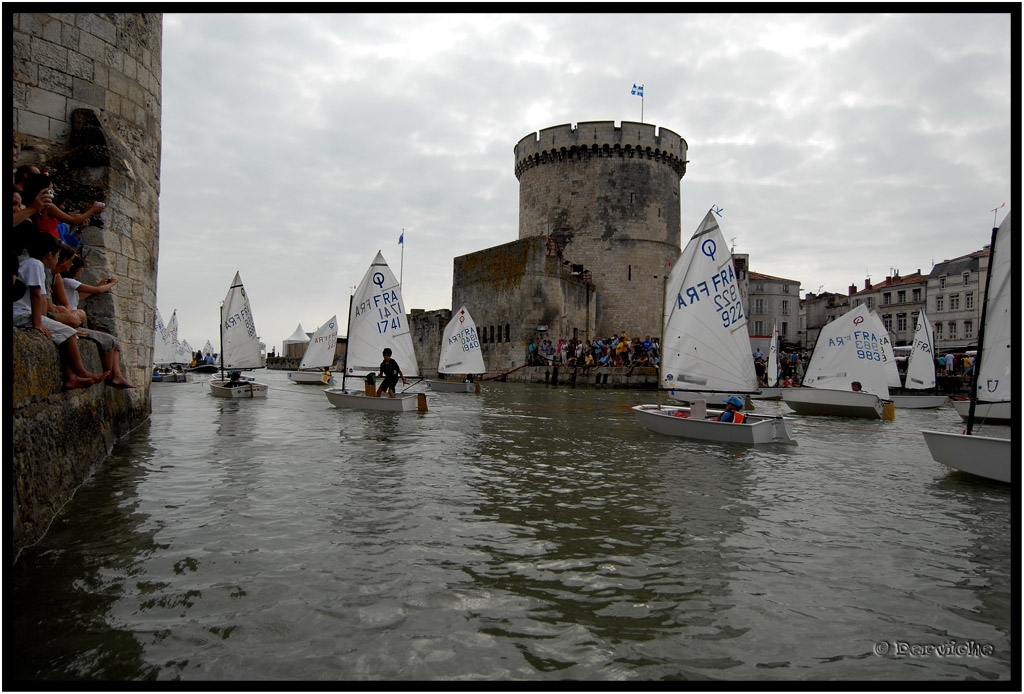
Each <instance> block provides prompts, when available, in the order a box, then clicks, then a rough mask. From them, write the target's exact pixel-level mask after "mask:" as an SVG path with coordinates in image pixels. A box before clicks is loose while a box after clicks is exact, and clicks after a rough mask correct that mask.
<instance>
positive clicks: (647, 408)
mask: <svg viewBox="0 0 1024 694" xmlns="http://www.w3.org/2000/svg"><path fill="white" fill-rule="evenodd" d="M632 409H633V412H635V413H636V416H637V418H638V419H639V421H640V423H641V424H642V425H644V426H645V427H647V428H648V429H650V430H651V431H654V432H657V433H659V434H667V435H668V436H682V437H684V438H688V439H699V440H702V441H717V442H719V443H744V444H757V443H796V441H795V440H794V439H793V428H792V420H789V419H787V418H785V417H782V416H772V417H769V416H764V415H755V414H748V415H747V417H746V420H745V421H744V422H743V423H742V424H733V423H731V422H718V421H715V420H714V419H703V418H701V419H697V418H691V417H690V413H691V411H692V409H691V408H689V407H677V406H674V405H667V406H660V407H659V406H658V405H635V406H634V407H633V408H632ZM677 412H678V413H680V414H682V415H685V417H684V416H676V413H677ZM721 413H722V411H721V410H707V415H708V416H712V417H715V418H717V417H718V415H720V414H721Z"/></svg>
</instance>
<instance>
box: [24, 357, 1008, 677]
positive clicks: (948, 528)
mask: <svg viewBox="0 0 1024 694" xmlns="http://www.w3.org/2000/svg"><path fill="white" fill-rule="evenodd" d="M256 374H257V375H258V376H259V378H260V379H261V380H264V381H265V382H266V383H268V384H269V386H270V391H269V395H268V397H267V399H266V400H265V401H263V400H240V401H232V400H221V399H218V398H214V397H211V396H210V394H209V388H208V386H207V384H206V383H205V382H204V381H202V380H194V381H192V382H189V383H182V384H153V386H152V403H153V413H152V417H151V419H150V421H149V422H148V423H146V424H145V425H143V426H142V427H140V428H139V429H137V430H136V431H135V432H133V433H132V434H130V435H129V436H127V437H125V438H124V439H123V440H122V441H120V442H119V443H118V444H117V446H116V447H115V449H114V451H113V453H112V455H111V456H110V457H109V458H108V459H107V460H106V461H105V462H104V463H103V464H102V465H101V466H100V467H98V468H97V470H96V471H95V473H94V475H93V476H92V477H91V478H90V479H89V480H88V481H87V482H86V483H85V484H84V485H83V486H82V487H81V488H80V489H79V490H78V492H77V493H76V495H75V496H74V498H73V499H72V500H71V502H70V503H68V505H67V506H66V507H65V508H64V509H63V511H62V513H61V514H60V516H59V517H58V518H57V520H56V521H55V522H54V523H53V525H52V526H51V528H50V530H49V532H48V534H47V535H46V537H45V538H44V539H43V540H42V541H41V542H40V543H39V544H37V545H35V546H34V547H31V548H28V549H27V550H24V551H23V552H22V553H21V554H20V555H19V556H18V557H17V560H16V561H15V562H14V564H13V566H9V567H8V573H7V577H6V580H5V587H6V589H7V599H8V601H7V609H6V610H5V613H4V616H5V619H6V625H5V632H6V633H7V635H8V636H9V640H8V649H7V651H6V657H5V661H6V662H5V668H6V673H5V681H13V680H20V681H31V680H47V681H57V680H65V681H66V680H78V681H81V680H87V681H101V680H161V681H169V680H182V681H220V682H227V681H262V682H295V681H341V680H356V681H364V682H367V681H405V682H412V681H421V680H426V681H453V680H454V681H480V682H483V681H519V682H531V681H547V682H554V681H558V680H581V681H591V682H642V681H653V680H696V681H732V682H748V683H749V682H756V681H776V682H784V681H795V680H799V681H826V680H828V681H833V682H834V681H850V682H860V681H885V682H891V681H894V680H911V681H924V682H928V681H931V682H946V683H949V682H961V681H976V682H987V681H992V680H1010V678H1011V674H1012V673H1011V659H1012V658H1011V655H1012V648H1013V647H1012V638H1011V636H1012V635H1011V610H1012V609H1018V608H1013V607H1012V605H1011V592H1012V590H1013V589H1014V587H1015V585H1016V581H1017V580H1019V577H1018V578H1017V579H1014V578H1013V567H1014V566H1016V563H1015V562H1016V561H1018V560H1016V559H1014V558H1013V557H1012V555H1013V552H1012V539H1011V523H1012V516H1011V505H1012V504H1011V502H1012V492H1011V487H1010V486H1009V485H1005V484H998V483H995V482H987V481H985V480H982V479H979V478H975V477H971V476H969V475H966V474H964V473H959V472H952V471H950V470H949V469H948V468H945V467H944V466H942V465H939V464H937V463H935V462H934V461H933V460H932V459H931V456H930V455H929V453H928V449H927V447H926V445H925V443H924V440H923V438H922V436H921V434H920V430H921V429H922V428H929V429H938V430H948V431H960V430H961V429H962V428H963V424H962V423H961V422H960V421H959V418H958V417H957V415H956V413H955V412H954V411H953V409H952V407H950V406H946V407H944V408H941V409H938V410H930V411H912V410H898V411H897V416H896V419H895V421H868V420H855V419H834V418H811V417H797V416H794V421H795V423H794V432H795V434H796V437H797V439H798V441H799V443H798V444H797V445H785V444H771V445H762V446H753V447H752V446H742V445H724V444H713V443H706V442H699V441H688V440H685V439H677V438H673V437H667V436H662V435H659V434H655V433H653V432H649V431H647V430H646V429H644V428H643V427H641V426H640V425H639V423H638V422H637V421H636V418H635V415H634V414H633V413H632V412H631V411H630V410H629V406H630V405H634V404H637V403H641V402H656V401H657V398H658V396H657V394H656V393H653V392H641V391H623V390H600V389H592V388H578V389H572V388H569V387H565V386H557V387H551V386H543V385H527V384H513V383H496V382H485V383H483V384H482V393H481V394H480V395H475V394H441V393H429V394H428V396H427V400H428V403H429V411H428V412H426V413H417V412H406V413H388V412H366V411H349V410H339V409H336V408H334V407H332V406H331V405H330V404H329V403H328V402H327V399H326V398H325V397H324V395H323V393H322V389H321V388H320V387H318V386H304V385H297V384H293V383H290V382H289V381H288V380H287V378H286V376H285V373H284V372H279V371H269V372H265V371H260V372H256ZM201 378H202V377H201ZM357 386H361V383H357ZM418 388H420V389H422V388H423V385H422V384H421V385H420V386H418ZM755 406H756V411H757V412H773V413H778V412H788V409H787V408H786V407H785V405H783V404H781V403H778V402H768V401H757V402H756V405H755ZM980 433H983V434H988V435H994V436H1009V435H1010V429H1009V428H1008V427H987V428H985V429H984V430H983V431H982V432H980Z"/></svg>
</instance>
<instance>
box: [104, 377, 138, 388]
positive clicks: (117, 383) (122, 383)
mask: <svg viewBox="0 0 1024 694" xmlns="http://www.w3.org/2000/svg"><path fill="white" fill-rule="evenodd" d="M107 385H108V386H111V387H112V388H117V389H118V390H127V389H128V388H138V386H136V385H132V384H131V383H129V382H128V381H126V380H124V378H108V379H107Z"/></svg>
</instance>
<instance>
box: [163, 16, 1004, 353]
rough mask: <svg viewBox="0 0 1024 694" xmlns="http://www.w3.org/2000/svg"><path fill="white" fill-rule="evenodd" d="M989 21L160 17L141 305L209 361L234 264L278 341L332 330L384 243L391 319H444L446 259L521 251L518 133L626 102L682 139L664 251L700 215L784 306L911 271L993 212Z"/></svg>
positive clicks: (957, 243) (613, 112) (265, 327)
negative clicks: (778, 289) (146, 287)
mask: <svg viewBox="0 0 1024 694" xmlns="http://www.w3.org/2000/svg"><path fill="white" fill-rule="evenodd" d="M1010 31H1011V21H1010V16H1009V15H1008V14H1005V15H983V14H975V15H965V14H913V15H900V14H895V15H877V14H821V15H814V14H799V15H776V14H738V15H735V14H731V15H726V14H695V15H689V14H536V13H533V14H529V15H512V14H489V15H468V14H418V15H406V14H367V15H331V14H296V15H280V14H274V15H259V14H254V15H237V14H235V15H214V14H204V15H176V14H167V15H165V16H164V36H163V41H164V44H163V113H162V120H163V153H162V179H161V196H160V262H159V279H158V287H157V290H158V292H157V305H158V308H159V309H160V312H161V314H162V315H163V317H164V320H165V321H168V320H170V317H171V313H172V311H173V310H175V309H177V311H178V322H179V335H180V336H181V337H183V338H185V339H188V340H189V342H190V343H191V344H192V346H193V348H200V347H201V346H202V345H203V343H205V341H206V340H207V339H209V340H210V341H211V342H212V343H213V344H214V345H216V344H217V340H218V337H217V325H218V320H219V306H220V303H221V301H222V300H223V298H224V295H225V294H226V292H227V289H228V285H229V284H230V281H231V279H232V277H233V276H234V273H235V271H236V270H239V271H240V272H241V275H242V280H243V282H244V283H245V286H246V289H247V291H248V293H249V296H250V299H251V302H252V310H253V316H254V318H255V321H256V326H257V329H258V330H259V332H260V335H261V338H262V339H263V340H264V342H265V343H266V344H267V349H268V351H269V350H270V348H271V347H275V346H276V347H277V349H278V350H279V351H280V349H281V342H282V341H283V340H284V339H285V338H287V337H288V336H290V335H291V334H292V332H293V331H294V330H295V327H296V325H297V324H298V323H301V324H302V327H303V328H304V329H305V330H306V331H313V330H315V329H316V328H317V327H318V326H319V325H320V324H321V323H322V322H324V321H326V320H327V319H328V318H330V316H331V315H334V314H337V316H338V319H339V321H340V322H341V324H342V325H345V321H346V319H347V315H348V296H349V294H350V292H351V290H352V288H353V287H354V286H355V285H357V284H358V283H359V281H360V280H361V279H362V276H363V274H364V273H365V271H366V269H367V267H368V266H369V264H370V262H371V261H372V260H373V258H374V256H375V254H376V253H377V251H378V250H381V251H383V253H384V257H385V258H386V259H387V261H388V263H389V265H390V266H391V268H392V270H393V271H394V272H395V274H396V275H399V274H401V275H402V279H403V294H404V297H405V300H406V303H407V305H408V306H409V307H410V308H422V309H426V310H433V309H440V308H453V307H452V306H451V285H452V259H453V258H454V257H456V256H459V255H464V254H466V253H471V252H474V251H478V250H482V249H485V248H490V247H492V246H496V245H500V244H503V243H508V242H510V241H514V240H516V239H517V238H518V206H519V183H518V181H517V180H516V177H515V174H514V172H513V165H514V159H513V147H514V146H515V144H516V143H517V142H518V141H519V139H521V138H522V137H524V136H525V135H527V134H529V133H531V132H536V131H537V130H540V129H543V128H546V127H549V126H553V125H560V124H563V123H577V122H579V121H591V120H604V121H615V122H616V123H617V124H618V123H620V122H621V121H623V120H626V121H639V120H640V119H641V106H642V107H643V120H644V121H645V122H648V123H653V124H655V125H657V126H663V127H666V128H668V129H670V130H673V131H675V132H676V133H678V134H679V135H681V136H682V137H683V138H684V139H685V140H686V141H687V143H688V145H689V153H688V158H689V160H690V163H689V164H688V167H687V173H686V176H685V177H684V178H683V180H682V182H681V184H680V204H681V213H682V239H683V242H684V243H685V241H686V240H687V239H688V238H689V236H690V234H691V233H692V232H693V230H694V229H695V228H696V227H697V225H698V224H699V222H700V220H701V219H702V217H703V216H704V214H705V213H706V212H707V210H708V209H709V208H710V207H711V206H712V205H718V206H719V207H720V208H722V209H723V210H724V214H723V217H722V219H721V220H720V223H721V225H722V229H723V232H724V233H725V236H726V238H730V239H732V238H735V250H736V252H742V253H749V254H750V265H751V269H752V270H754V271H757V272H762V273H766V274H769V275H775V276H780V277H785V278H788V279H794V280H798V281H799V282H800V283H801V286H802V292H804V293H806V292H808V291H812V292H817V291H818V290H819V288H820V289H821V290H822V291H835V292H844V293H845V292H846V291H847V287H848V285H850V284H851V283H856V284H858V285H861V286H862V285H863V282H864V279H865V278H871V279H872V281H876V282H877V281H880V280H882V279H884V278H885V276H886V275H888V274H890V272H891V269H893V268H896V269H899V270H900V271H901V272H902V274H909V273H911V272H914V271H916V270H918V269H921V271H922V272H924V273H927V272H928V271H929V270H930V269H931V266H932V264H933V262H941V261H942V260H944V259H947V258H953V257H956V256H958V255H963V254H965V253H969V252H971V251H975V250H978V249H979V248H981V247H982V246H983V245H984V244H986V243H987V242H988V240H989V235H990V231H991V227H992V224H993V219H994V217H998V219H999V220H1001V219H1002V216H1003V214H1005V213H1006V212H1007V211H1009V209H1010V204H1009V203H1010V190H1011V164H1010V162H1011V156H1010V154H1011V130H1010V117H1011V98H1012V97H1011V79H1010V64H1011V53H1012V51H1011V38H1010ZM634 83H636V84H642V85H644V98H643V99H641V98H639V97H636V96H633V95H631V94H630V91H631V87H632V86H633V84H634ZM1013 144H1014V145H1019V142H1014V143H1013ZM1018 183H1019V181H1018ZM1004 202H1005V203H1006V207H1004V208H1001V209H1000V210H999V211H998V213H996V214H994V213H993V208H996V207H999V205H1000V204H1002V203H1004ZM403 229H404V230H405V241H406V243H405V246H404V256H403V248H402V246H399V245H398V238H399V235H400V234H401V233H402V230H403ZM454 308H458V307H454ZM341 332H342V333H343V334H344V332H345V331H344V329H343V330H342V331H341Z"/></svg>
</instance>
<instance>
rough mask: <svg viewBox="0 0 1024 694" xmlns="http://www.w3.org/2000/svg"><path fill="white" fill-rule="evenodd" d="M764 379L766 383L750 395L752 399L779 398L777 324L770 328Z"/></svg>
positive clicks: (780, 389) (780, 390) (780, 391)
mask: <svg viewBox="0 0 1024 694" xmlns="http://www.w3.org/2000/svg"><path fill="white" fill-rule="evenodd" d="M764 375H765V379H766V381H767V383H768V385H767V386H766V387H764V388H762V389H761V390H760V391H759V392H757V393H754V394H753V395H751V396H750V397H751V398H753V399H754V400H779V399H781V398H782V388H781V387H780V386H779V324H778V322H777V321H776V323H775V327H774V328H773V329H772V344H771V345H770V346H769V347H768V363H767V364H766V365H765V374H764Z"/></svg>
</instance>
